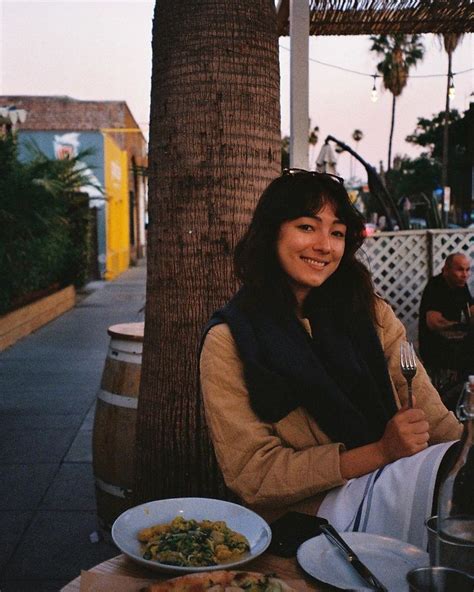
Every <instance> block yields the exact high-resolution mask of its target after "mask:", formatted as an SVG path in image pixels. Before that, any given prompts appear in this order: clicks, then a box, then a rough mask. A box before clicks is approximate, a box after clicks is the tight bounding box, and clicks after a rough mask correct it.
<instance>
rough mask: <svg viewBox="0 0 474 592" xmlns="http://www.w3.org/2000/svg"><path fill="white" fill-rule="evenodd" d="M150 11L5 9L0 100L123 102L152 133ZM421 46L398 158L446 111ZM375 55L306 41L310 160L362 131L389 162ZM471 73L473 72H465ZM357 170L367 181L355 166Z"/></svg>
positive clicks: (468, 61)
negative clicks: (420, 121)
mask: <svg viewBox="0 0 474 592" xmlns="http://www.w3.org/2000/svg"><path fill="white" fill-rule="evenodd" d="M153 7H154V2H153V1H152V0H125V1H118V0H101V1H100V2H97V1H95V2H88V1H86V0H62V1H56V2H50V1H46V0H0V94H31V95H68V96H70V97H74V98H77V99H91V100H125V101H126V102H127V103H128V105H129V107H130V109H131V111H132V113H133V115H134V117H135V119H136V120H137V121H138V123H139V124H140V125H141V127H142V128H143V130H144V132H145V134H147V132H148V116H149V95H150V76H151V28H152V16H153ZM472 37H473V35H472V34H468V35H466V36H465V37H464V39H463V41H462V43H461V45H460V46H459V47H458V49H457V50H456V52H455V53H454V58H453V71H454V72H455V73H457V72H459V74H457V75H456V76H455V77H454V82H455V88H456V97H455V98H454V100H453V101H452V106H453V107H454V108H456V109H458V110H460V111H463V110H465V109H467V108H468V106H469V101H470V100H472V99H473V97H472V96H470V95H471V93H472V91H473V79H474V77H473V74H474V72H473V71H472V68H473V67H474V64H473V61H474V60H473V55H474V53H473V49H474V48H473V43H472ZM424 44H425V48H426V55H425V59H424V61H423V62H422V63H421V64H420V65H419V66H418V67H417V68H416V69H415V70H412V71H411V73H412V76H411V77H410V79H409V82H408V86H407V87H406V88H405V90H404V92H403V95H402V96H401V98H400V99H399V101H398V103H397V120H396V123H395V138H394V151H393V152H394V154H409V155H411V156H414V155H416V154H417V153H419V150H417V149H416V148H414V147H412V146H411V145H410V144H407V143H406V142H405V137H406V136H407V135H408V134H410V133H412V132H413V130H414V128H415V125H416V121H417V118H418V117H431V116H432V114H434V113H437V112H439V111H441V110H442V109H443V108H444V94H445V87H446V71H447V56H446V54H445V52H444V50H441V48H440V47H441V46H440V43H439V41H438V39H437V38H436V37H435V36H433V35H426V36H424ZM289 46H290V40H289V38H288V37H283V38H280V47H281V49H280V65H281V129H282V135H287V134H288V133H289V120H290V117H289V113H290V108H289V61H290V60H289V58H290V52H289V49H288V48H289ZM369 47H370V41H369V39H368V37H366V36H351V37H319V38H314V37H313V38H312V39H311V41H310V67H309V70H310V97H309V103H310V118H311V125H312V126H314V125H318V126H319V128H320V140H319V143H318V144H317V146H316V148H315V150H314V151H313V152H312V153H311V155H310V157H311V158H312V160H313V161H314V159H315V158H316V156H317V154H318V153H319V150H320V148H321V146H322V143H323V140H324V137H325V136H326V135H327V134H332V135H333V136H335V137H337V138H339V139H340V140H342V141H344V142H346V143H349V144H351V145H352V146H354V142H353V140H352V137H351V136H352V132H353V131H354V129H356V128H359V129H361V130H362V131H363V132H364V138H363V139H362V141H361V142H360V143H359V147H358V152H359V153H360V154H361V156H362V157H363V158H364V159H365V160H368V161H369V162H370V163H371V164H373V165H374V166H377V168H378V164H379V161H380V160H383V161H384V164H385V163H386V158H387V146H388V134H389V127H390V110H391V94H390V93H389V92H387V91H385V92H384V91H383V90H382V88H381V80H380V79H378V80H377V87H378V89H379V99H378V101H377V102H376V103H372V102H371V100H370V91H371V89H372V84H373V80H372V78H371V77H370V75H371V74H374V73H375V65H376V63H377V58H376V56H375V55H374V54H372V53H371V52H369ZM314 60H318V61H319V62H325V63H327V64H330V65H331V67H330V66H326V65H322V64H319V63H317V62H315V61H314ZM340 68H345V69H348V70H353V71H357V72H360V73H362V74H366V75H362V74H355V73H351V72H347V71H344V70H341V69H340ZM465 70H471V71H469V72H465V73H461V72H462V71H465ZM427 76H429V77H427ZM352 167H353V168H352V172H354V173H355V174H357V175H358V176H360V177H362V178H364V174H363V171H362V169H361V168H360V166H359V165H354V164H353V165H352ZM338 171H339V172H340V173H341V174H342V175H343V176H345V177H348V176H349V174H350V172H351V163H350V158H349V157H348V155H342V156H340V157H339V163H338Z"/></svg>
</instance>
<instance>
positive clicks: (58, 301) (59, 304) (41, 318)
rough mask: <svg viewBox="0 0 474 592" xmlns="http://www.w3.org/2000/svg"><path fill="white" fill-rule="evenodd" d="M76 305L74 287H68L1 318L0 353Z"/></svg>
mask: <svg viewBox="0 0 474 592" xmlns="http://www.w3.org/2000/svg"><path fill="white" fill-rule="evenodd" d="M75 303H76V291H75V289H74V286H67V287H66V288H63V289H62V290H59V291H58V292H55V293H54V294H51V295H50V296H46V297H44V298H41V299H40V300H37V301H36V302H33V303H31V304H28V305H27V306H23V307H22V308H19V309H17V310H14V311H13V312H10V313H7V314H6V315H3V316H0V351H3V350H4V349H6V348H7V347H9V346H10V345H13V344H14V343H15V342H16V341H18V340H19V339H21V338H22V337H26V336H27V335H29V334H30V333H33V331H36V330H37V329H39V328H40V327H42V326H43V325H46V323H49V322H50V321H52V320H53V319H55V318H56V317H59V316H60V315H62V314H63V313H65V312H66V311H67V310H70V309H71V308H73V307H74V305H75Z"/></svg>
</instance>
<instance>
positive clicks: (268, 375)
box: [205, 290, 396, 449]
mask: <svg viewBox="0 0 474 592" xmlns="http://www.w3.org/2000/svg"><path fill="white" fill-rule="evenodd" d="M244 300H245V292H244V290H241V291H240V292H238V293H237V294H236V295H235V296H234V298H233V299H232V300H230V302H229V303H228V304H227V305H226V306H225V307H224V308H222V309H220V310H218V311H217V312H215V313H214V315H213V316H212V318H211V320H210V322H209V323H208V325H207V327H206V329H205V333H207V331H208V330H209V329H210V328H211V327H212V326H213V325H216V324H219V323H223V322H224V323H227V324H228V325H229V327H230V331H231V333H232V336H233V338H234V340H235V343H236V346H237V350H238V352H239V354H240V357H241V360H242V363H243V368H244V378H245V383H246V386H247V388H248V391H249V396H250V402H251V405H252V408H253V410H254V412H255V413H256V415H257V416H258V417H259V418H260V419H262V420H263V421H267V422H272V423H274V422H277V421H279V420H280V419H283V418H284V417H286V416H287V415H288V414H289V413H290V412H291V411H293V410H294V409H296V408H297V407H299V406H302V407H304V408H305V409H306V410H307V411H308V412H309V413H310V414H311V415H312V416H313V417H314V419H315V420H316V421H317V423H318V425H319V426H320V427H321V429H322V430H323V431H324V432H325V433H326V434H327V435H328V436H329V437H330V438H331V440H333V441H335V442H343V443H344V444H345V445H346V447H347V448H348V449H351V448H355V447H357V446H362V445H364V444H368V443H370V442H375V441H377V440H378V439H380V438H381V436H382V435H383V432H384V429H385V426H386V423H387V421H388V420H389V419H390V418H391V417H392V416H393V415H394V414H395V412H396V405H395V400H394V397H393V392H392V386H391V383H390V379H389V374H388V370H387V364H386V361H385V357H384V353H383V350H382V346H381V344H380V340H379V338H378V336H377V333H376V331H375V328H374V325H373V323H372V321H371V319H369V318H368V316H367V315H362V314H361V315H357V317H355V318H351V319H350V322H348V320H347V319H345V320H344V319H343V318H342V316H343V315H342V316H341V315H340V314H336V309H337V307H335V306H331V305H330V303H326V304H324V303H322V304H321V305H318V306H314V307H312V308H313V312H311V313H309V314H308V318H309V321H310V324H311V329H312V333H313V337H311V336H310V335H309V334H308V332H307V331H306V330H305V329H304V327H303V326H302V324H301V322H300V321H299V320H298V319H297V318H296V316H294V315H292V316H289V317H285V316H284V315H283V316H282V315H276V314H274V313H272V312H271V311H270V310H269V309H268V308H267V309H263V307H262V308H259V309H256V308H254V307H253V308H251V309H249V308H248V307H246V306H245V305H243V302H244Z"/></svg>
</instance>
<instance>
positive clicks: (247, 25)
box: [135, 0, 281, 502]
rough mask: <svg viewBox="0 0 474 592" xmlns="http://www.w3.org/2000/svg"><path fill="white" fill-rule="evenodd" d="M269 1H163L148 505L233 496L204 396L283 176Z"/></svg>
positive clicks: (150, 313)
mask: <svg viewBox="0 0 474 592" xmlns="http://www.w3.org/2000/svg"><path fill="white" fill-rule="evenodd" d="M279 99H280V97H279V70H278V36H277V29H276V16H275V10H274V7H273V3H272V2H268V0H245V1H243V0H227V1H226V2H222V0H157V2H156V7H155V15H154V27H153V74H152V94H151V126H150V158H149V160H150V165H149V173H150V177H149V217H150V225H149V235H148V236H149V243H148V256H147V258H148V277H147V301H146V312H145V337H144V349H143V365H142V380H141V387H140V397H139V407H138V417H137V442H136V493H135V500H136V501H137V502H140V501H145V500H149V499H156V498H165V497H180V496H192V495H199V496H208V497H225V496H226V495H227V492H226V491H225V489H224V487H223V482H222V480H221V477H220V473H219V471H218V469H217V464H216V461H215V458H214V454H213V450H212V446H211V444H210V441H209V437H208V433H207V429H206V425H205V419H204V413H203V407H202V402H201V399H200V393H199V387H198V375H197V369H198V349H199V340H200V334H201V331H202V329H203V326H204V324H205V322H206V320H207V319H208V318H209V316H210V314H211V312H212V311H213V310H215V309H216V308H218V307H219V306H221V305H222V304H223V303H224V302H225V301H226V300H227V299H228V298H229V296H230V295H231V294H232V293H233V291H234V290H235V288H236V283H235V279H234V276H233V272H232V251H233V247H234V245H235V243H236V241H237V240H238V238H239V237H240V236H241V234H242V233H243V231H244V228H245V227H246V225H247V223H248V221H249V218H250V215H251V212H252V210H253V208H254V206H255V203H256V200H257V199H258V196H259V194H260V193H261V191H262V190H263V188H264V187H265V186H266V185H267V184H268V182H269V181H270V180H271V179H272V178H274V177H275V176H276V175H278V174H279V172H280V159H281V155H280V119H279V118H280V112H279Z"/></svg>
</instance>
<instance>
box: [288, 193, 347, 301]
mask: <svg viewBox="0 0 474 592" xmlns="http://www.w3.org/2000/svg"><path fill="white" fill-rule="evenodd" d="M345 235H346V225H345V224H344V223H343V222H342V221H341V220H340V219H339V218H338V217H337V216H336V213H335V210H334V206H333V205H332V204H331V203H330V202H327V203H326V204H325V205H324V206H323V207H322V208H321V209H320V210H319V212H316V213H315V214H314V215H312V216H303V217H301V218H296V219H295V220H288V221H286V222H283V224H282V225H281V226H280V231H279V235H278V240H277V257H278V261H279V263H280V265H281V267H282V269H283V271H284V272H285V273H286V275H287V276H288V279H289V284H290V288H291V290H292V291H293V293H294V295H295V297H296V300H297V303H298V306H299V307H301V306H302V304H303V302H304V299H305V298H306V296H307V295H308V293H309V291H310V290H311V289H312V288H316V287H318V286H321V285H322V284H323V283H324V282H325V281H326V280H327V279H328V278H329V277H330V276H331V275H332V274H333V273H334V272H335V271H336V269H337V268H338V267H339V264H340V262H341V259H342V256H343V255H344V248H345V244H346V239H345Z"/></svg>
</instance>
